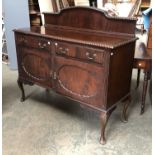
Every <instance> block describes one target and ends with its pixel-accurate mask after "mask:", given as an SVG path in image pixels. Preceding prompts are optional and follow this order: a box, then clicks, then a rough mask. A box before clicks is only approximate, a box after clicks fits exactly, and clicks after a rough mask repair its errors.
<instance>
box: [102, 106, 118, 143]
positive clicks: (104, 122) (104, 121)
mask: <svg viewBox="0 0 155 155" xmlns="http://www.w3.org/2000/svg"><path fill="white" fill-rule="evenodd" d="M115 108H116V107H114V108H112V109H111V110H109V111H108V112H101V114H100V119H101V126H102V127H101V137H100V144H102V145H104V144H105V143H106V139H105V128H106V125H107V122H108V119H109V117H110V115H111V113H112V112H113V110H114V109H115Z"/></svg>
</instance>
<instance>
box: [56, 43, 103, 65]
mask: <svg viewBox="0 0 155 155" xmlns="http://www.w3.org/2000/svg"><path fill="white" fill-rule="evenodd" d="M55 46H56V54H58V55H63V56H69V57H73V58H78V59H82V60H85V61H90V62H95V63H100V64H102V63H103V61H104V56H105V52H104V51H103V50H98V49H93V48H90V47H85V46H78V45H74V44H67V43H61V42H56V43H55Z"/></svg>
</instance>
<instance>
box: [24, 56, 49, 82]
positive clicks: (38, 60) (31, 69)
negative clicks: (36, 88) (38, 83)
mask: <svg viewBox="0 0 155 155" xmlns="http://www.w3.org/2000/svg"><path fill="white" fill-rule="evenodd" d="M22 67H23V69H24V71H25V73H26V74H27V75H28V76H30V77H31V78H33V79H37V80H47V79H48V78H49V71H50V68H49V64H48V59H45V58H42V57H40V56H38V55H35V54H27V55H25V56H24V58H23V60H22Z"/></svg>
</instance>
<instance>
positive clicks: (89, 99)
mask: <svg viewBox="0 0 155 155" xmlns="http://www.w3.org/2000/svg"><path fill="white" fill-rule="evenodd" d="M55 69H56V72H55V74H56V75H55V80H56V91H57V92H59V93H61V94H63V95H65V96H68V97H71V98H72V99H75V100H78V101H81V102H84V103H86V104H88V105H90V106H92V107H98V108H101V107H102V108H103V107H104V105H105V99H106V93H105V92H106V87H105V86H106V85H105V79H106V78H105V77H106V76H104V74H105V71H104V67H103V66H101V65H98V64H95V63H88V62H84V61H79V60H76V59H70V58H64V57H61V56H56V57H55Z"/></svg>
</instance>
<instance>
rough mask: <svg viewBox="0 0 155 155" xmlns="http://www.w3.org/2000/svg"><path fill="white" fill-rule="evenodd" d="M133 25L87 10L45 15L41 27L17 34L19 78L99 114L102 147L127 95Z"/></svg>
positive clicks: (23, 30) (19, 31)
mask: <svg viewBox="0 0 155 155" xmlns="http://www.w3.org/2000/svg"><path fill="white" fill-rule="evenodd" d="M79 12H80V16H79ZM135 24H136V20H135V19H133V18H132V19H128V18H112V17H109V16H108V15H106V14H105V13H104V12H102V11H99V10H97V9H95V8H87V7H75V8H68V9H64V10H62V11H61V12H60V13H59V14H51V13H45V26H44V27H43V26H42V27H31V28H27V29H18V30H15V38H16V48H17V59H18V68H19V80H20V81H30V82H32V83H34V84H37V85H40V86H42V87H45V88H47V89H53V90H54V91H55V92H57V93H59V94H62V95H64V96H66V97H68V98H71V99H72V100H75V101H79V102H80V103H81V104H83V105H86V106H88V107H91V108H93V109H96V110H98V111H100V112H101V113H102V117H101V120H102V134H101V143H104V142H105V137H104V131H105V126H106V122H107V120H108V118H109V115H110V114H111V113H112V111H113V110H114V107H116V104H117V102H118V101H120V100H121V99H123V98H124V97H126V96H128V95H129V93H130V83H131V72H132V64H133V58H134V48H135V41H136V38H135V34H134V32H135ZM124 27H128V29H124Z"/></svg>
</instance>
